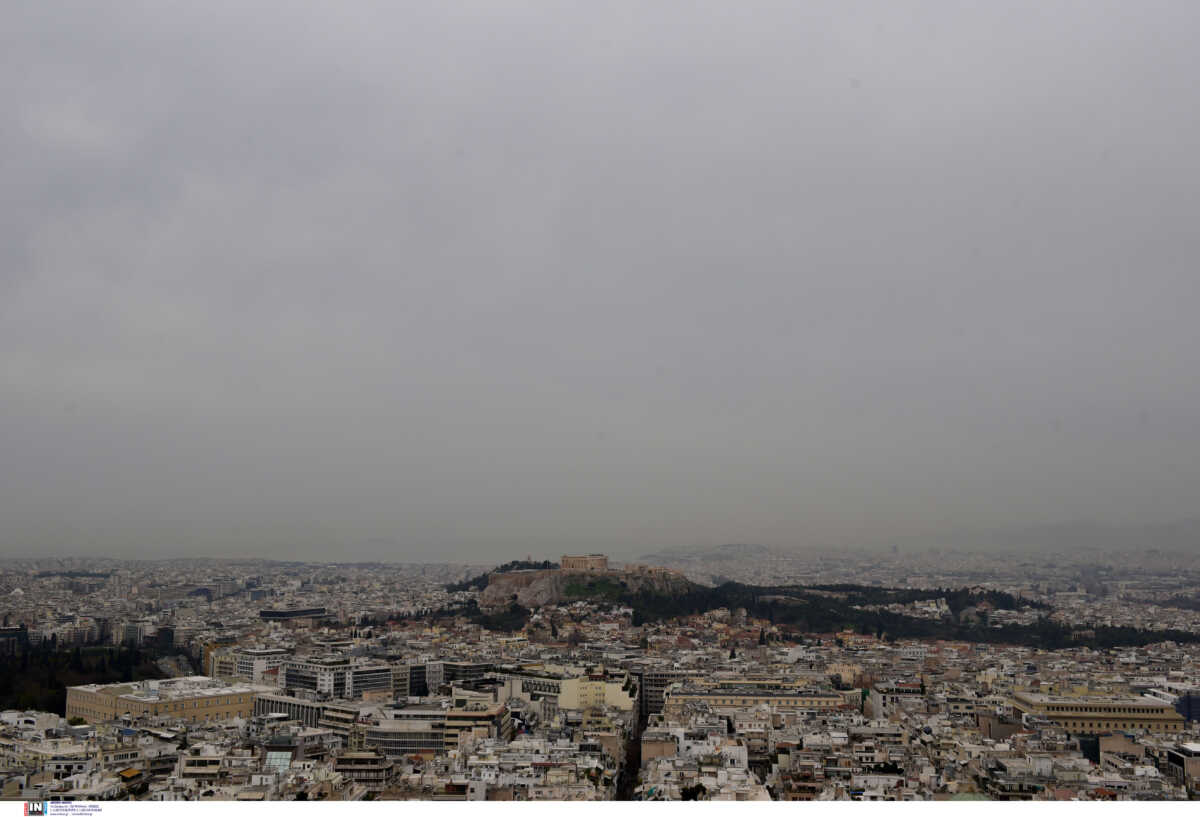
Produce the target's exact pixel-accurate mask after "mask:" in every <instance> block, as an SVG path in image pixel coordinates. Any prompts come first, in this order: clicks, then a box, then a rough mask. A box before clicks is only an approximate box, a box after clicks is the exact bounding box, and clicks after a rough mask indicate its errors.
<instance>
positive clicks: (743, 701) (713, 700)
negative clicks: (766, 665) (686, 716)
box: [663, 685, 846, 715]
mask: <svg viewBox="0 0 1200 817" xmlns="http://www.w3.org/2000/svg"><path fill="white" fill-rule="evenodd" d="M688 703H705V704H708V705H709V706H710V707H712V708H715V709H721V708H726V707H736V708H738V709H745V708H753V707H756V706H758V705H759V704H764V703H765V704H769V705H770V707H771V709H772V710H778V709H805V710H810V709H811V710H822V711H828V710H833V709H838V708H840V707H843V706H845V705H846V701H845V699H844V698H843V697H842V696H841V695H840V694H839V693H837V692H827V691H823V690H804V689H771V688H768V687H766V686H765V685H764V686H758V685H747V686H741V687H733V686H730V687H707V688H705V687H699V686H694V685H679V686H676V687H673V688H671V689H668V690H667V692H666V694H665V695H664V700H663V712H664V713H666V714H667V715H677V714H680V713H681V712H682V711H683V707H684V705H685V704H688Z"/></svg>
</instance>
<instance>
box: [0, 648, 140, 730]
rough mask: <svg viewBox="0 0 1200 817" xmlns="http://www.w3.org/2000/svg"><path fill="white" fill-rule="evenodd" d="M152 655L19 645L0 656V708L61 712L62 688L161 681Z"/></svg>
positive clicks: (64, 690) (127, 650)
mask: <svg viewBox="0 0 1200 817" xmlns="http://www.w3.org/2000/svg"><path fill="white" fill-rule="evenodd" d="M156 657H157V656H156V655H155V654H154V653H152V652H148V651H146V650H141V649H138V648H136V647H82V648H81V647H76V648H74V649H72V650H57V649H54V647H53V646H52V645H50V644H48V643H47V644H40V645H38V646H29V645H22V646H19V647H17V649H16V651H15V652H13V653H9V654H5V655H0V709H37V710H41V711H43V712H57V713H58V714H60V715H62V714H64V713H65V712H66V705H67V687H69V686H78V685H80V684H106V683H120V682H128V681H140V680H142V679H145V678H161V677H162V673H161V672H160V671H159V669H158V667H157V666H156V665H155V664H154V659H155V658H156Z"/></svg>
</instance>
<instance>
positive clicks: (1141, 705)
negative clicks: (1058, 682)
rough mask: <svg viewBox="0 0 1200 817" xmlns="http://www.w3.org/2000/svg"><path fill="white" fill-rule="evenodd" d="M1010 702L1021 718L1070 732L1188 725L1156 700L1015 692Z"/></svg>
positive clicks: (1162, 729)
mask: <svg viewBox="0 0 1200 817" xmlns="http://www.w3.org/2000/svg"><path fill="white" fill-rule="evenodd" d="M1010 700H1011V702H1012V707H1013V711H1014V712H1015V713H1016V714H1017V715H1022V714H1030V715H1038V716H1040V717H1043V718H1046V719H1047V720H1050V721H1053V722H1054V723H1056V724H1058V725H1059V726H1061V727H1063V728H1064V729H1066V730H1067V731H1068V732H1083V733H1090V732H1107V731H1109V730H1119V729H1144V730H1146V731H1149V732H1181V731H1183V729H1184V727H1185V725H1186V721H1185V720H1184V717H1183V715H1180V714H1179V713H1178V712H1176V711H1175V709H1174V708H1173V707H1172V706H1171V705H1170V704H1168V703H1163V702H1162V701H1157V700H1155V699H1153V698H1143V697H1133V696H1128V697H1115V696H1107V695H1042V694H1038V693H1034V692H1014V693H1013V694H1012V697H1011V698H1010Z"/></svg>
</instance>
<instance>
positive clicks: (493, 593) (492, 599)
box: [479, 570, 691, 610]
mask: <svg viewBox="0 0 1200 817" xmlns="http://www.w3.org/2000/svg"><path fill="white" fill-rule="evenodd" d="M589 584H590V585H591V589H589ZM689 587H691V583H690V582H689V581H688V580H687V579H685V578H683V577H682V576H679V575H673V574H663V573H642V572H636V571H631V572H624V571H620V570H609V571H606V572H590V571H577V570H517V571H512V572H510V573H493V574H492V575H491V576H490V577H489V578H488V586H487V587H485V588H484V589H483V592H482V593H481V594H480V595H479V606H480V608H482V609H484V610H495V609H501V608H504V607H507V606H508V605H509V604H510V603H512V602H514V601H515V602H516V603H517V604H519V605H521V606H522V607H531V608H532V607H541V606H542V605H545V604H559V603H561V602H564V601H568V602H569V601H579V600H582V599H588V598H609V599H611V598H612V597H613V596H614V595H619V594H623V593H627V592H628V593H640V592H646V591H648V592H654V593H668V594H669V593H681V592H684V591H686V590H687V589H688V588H689ZM514 597H515V598H514Z"/></svg>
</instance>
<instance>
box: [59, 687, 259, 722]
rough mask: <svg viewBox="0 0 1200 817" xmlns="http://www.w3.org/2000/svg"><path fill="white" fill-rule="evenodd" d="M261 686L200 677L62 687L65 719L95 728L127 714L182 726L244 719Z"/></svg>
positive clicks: (251, 709) (249, 713)
mask: <svg viewBox="0 0 1200 817" xmlns="http://www.w3.org/2000/svg"><path fill="white" fill-rule="evenodd" d="M267 691H269V689H268V688H267V687H257V686H252V685H249V684H229V683H226V682H224V681H220V680H217V679H214V678H209V677H208V676H205V675H193V676H191V677H188V678H168V679H165V680H161V681H140V682H136V683H129V684H108V685H104V686H101V685H99V684H87V685H85V686H76V687H67V712H66V716H67V717H68V718H83V719H84V720H86V721H89V722H91V723H100V722H103V721H110V720H115V719H117V718H120V717H121V716H122V715H129V716H130V717H133V718H137V717H143V716H159V717H170V718H178V719H180V720H183V721H186V722H188V723H201V722H204V721H221V720H227V719H229V718H248V717H250V715H251V713H252V712H253V711H254V696H255V695H256V694H257V693H259V692H267Z"/></svg>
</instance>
